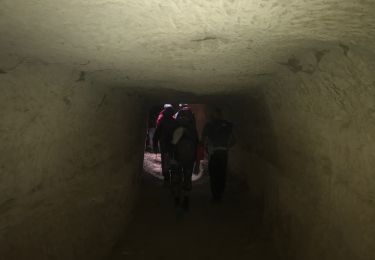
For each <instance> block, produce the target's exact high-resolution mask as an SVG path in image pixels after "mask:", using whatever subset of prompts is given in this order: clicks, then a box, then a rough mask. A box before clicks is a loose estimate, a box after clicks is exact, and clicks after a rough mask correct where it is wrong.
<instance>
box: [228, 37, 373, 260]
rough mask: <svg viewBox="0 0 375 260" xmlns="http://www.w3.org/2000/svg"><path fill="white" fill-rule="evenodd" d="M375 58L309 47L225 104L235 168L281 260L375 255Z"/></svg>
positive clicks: (351, 51)
mask: <svg viewBox="0 0 375 260" xmlns="http://www.w3.org/2000/svg"><path fill="white" fill-rule="evenodd" d="M374 60H375V59H374V56H373V54H371V52H365V51H364V50H361V49H356V48H354V47H350V46H346V45H344V44H340V45H339V46H336V47H333V46H332V47H330V48H327V49H325V50H320V51H316V50H310V51H307V52H306V53H303V54H300V55H298V56H294V57H291V58H290V59H289V60H288V61H286V62H285V63H283V64H280V66H283V67H284V68H283V69H282V70H281V72H280V74H278V75H277V77H275V78H274V79H273V80H272V83H271V84H269V85H268V86H262V87H261V88H255V90H254V91H252V92H251V93H248V96H247V97H244V98H242V99H241V100H240V101H238V102H232V104H229V105H228V107H229V109H230V111H231V113H230V115H231V117H232V120H233V121H234V122H235V124H236V131H237V132H238V136H239V139H240V142H238V145H237V146H236V147H235V149H233V151H232V154H231V156H232V157H231V161H232V171H234V172H237V173H242V175H243V176H245V178H246V179H247V183H248V186H249V192H250V197H251V198H252V203H255V204H256V205H258V206H259V207H260V208H261V209H262V210H263V212H264V223H265V228H267V229H269V231H270V232H272V234H273V236H274V238H275V245H276V246H277V247H278V249H279V251H280V254H281V255H282V256H283V258H284V259H289V260H290V259H305V260H308V259H311V260H316V259H346V260H355V259H356V260H358V259H361V260H370V259H374V258H375V248H374V246H373V245H374V244H375V223H374V219H375V204H374V201H375V175H374V169H375V76H374V74H373V71H374V69H375V64H374ZM242 96H244V95H242ZM233 103H234V104H233Z"/></svg>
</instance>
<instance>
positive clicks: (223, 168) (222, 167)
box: [216, 151, 228, 198]
mask: <svg viewBox="0 0 375 260" xmlns="http://www.w3.org/2000/svg"><path fill="white" fill-rule="evenodd" d="M216 159H217V193H218V196H219V198H221V197H222V195H223V193H224V190H225V186H226V179H227V165H228V152H227V151H218V152H217V157H216Z"/></svg>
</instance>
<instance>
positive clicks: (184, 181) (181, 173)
mask: <svg viewBox="0 0 375 260" xmlns="http://www.w3.org/2000/svg"><path fill="white" fill-rule="evenodd" d="M193 166H194V163H191V164H186V165H183V166H182V165H175V166H174V167H172V174H171V175H172V192H173V194H174V196H175V197H176V198H180V197H181V196H182V195H183V196H188V194H189V191H190V190H191V188H192V183H191V177H192V174H193Z"/></svg>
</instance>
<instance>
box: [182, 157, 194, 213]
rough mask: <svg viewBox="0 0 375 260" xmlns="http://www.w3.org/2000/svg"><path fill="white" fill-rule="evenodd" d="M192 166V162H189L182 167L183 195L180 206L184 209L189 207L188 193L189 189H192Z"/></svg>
mask: <svg viewBox="0 0 375 260" xmlns="http://www.w3.org/2000/svg"><path fill="white" fill-rule="evenodd" d="M193 167H194V162H193V163H191V164H189V165H185V166H184V168H183V178H184V180H183V195H184V200H183V202H182V206H183V207H184V208H185V209H189V194H190V191H191V189H192V181H191V177H192V174H193Z"/></svg>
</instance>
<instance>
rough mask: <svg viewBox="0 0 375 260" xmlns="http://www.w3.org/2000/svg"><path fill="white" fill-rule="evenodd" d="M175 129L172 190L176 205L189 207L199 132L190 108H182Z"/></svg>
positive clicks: (186, 208) (173, 137) (184, 207)
mask: <svg viewBox="0 0 375 260" xmlns="http://www.w3.org/2000/svg"><path fill="white" fill-rule="evenodd" d="M176 126H177V127H176V129H175V130H174V131H173V136H172V141H171V143H172V145H173V147H174V151H173V164H172V165H171V166H172V167H171V169H172V192H173V195H174V197H175V206H176V207H180V206H181V207H182V208H183V209H185V210H188V209H189V193H190V191H191V189H192V181H191V178H192V174H193V168H194V163H195V160H196V150H197V144H198V132H197V129H196V123H195V117H194V114H193V112H192V111H191V109H190V108H188V107H185V108H182V109H180V111H179V112H178V114H177V117H176Z"/></svg>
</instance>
